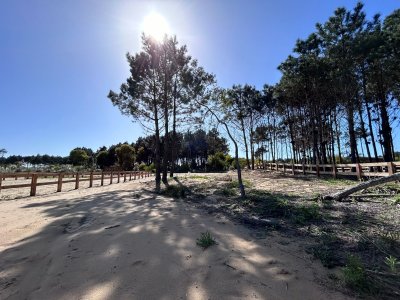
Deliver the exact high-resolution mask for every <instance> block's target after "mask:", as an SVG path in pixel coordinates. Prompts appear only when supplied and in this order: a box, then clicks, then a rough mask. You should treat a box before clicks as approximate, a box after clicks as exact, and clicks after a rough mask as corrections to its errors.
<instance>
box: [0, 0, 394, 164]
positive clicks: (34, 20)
mask: <svg viewBox="0 0 400 300" xmlns="http://www.w3.org/2000/svg"><path fill="white" fill-rule="evenodd" d="M356 2H357V1H350V0H347V1H345V0H329V1H321V0H303V1H296V0H291V1H289V0H280V1H275V0H263V1H255V0H247V1H245V0H240V1H239V0H237V1H235V0H220V1H213V0H196V1H195V0H186V1H183V0H180V1H179V0H176V1H167V0H164V1H144V0H141V1H133V0H131V1H109V0H96V1H94V0H85V1H82V0H69V1H61V0H24V1H22V0H1V1H0V4H1V6H0V7H1V8H0V43H1V44H0V58H1V59H0V118H1V124H2V126H1V129H0V132H1V135H0V148H5V149H6V150H7V151H8V155H13V154H19V155H34V154H38V153H40V154H45V153H47V154H50V155H62V156H66V155H68V154H69V152H70V150H71V149H73V148H75V147H80V146H85V147H90V148H92V149H94V150H96V149H98V148H99V147H101V146H103V145H106V146H110V145H111V144H116V143H119V142H124V141H128V142H133V141H135V140H136V139H137V137H139V136H141V135H142V136H143V134H144V133H143V130H142V128H141V127H140V125H139V124H135V123H133V122H132V120H131V119H129V118H128V117H127V116H122V115H121V114H120V112H119V110H118V109H117V108H116V107H113V106H112V104H111V102H110V100H109V99H108V98H107V94H108V92H109V90H110V89H112V90H115V91H118V90H119V86H120V85H121V83H123V82H125V80H126V78H127V77H128V76H129V68H128V64H127V62H126V57H125V55H126V53H127V52H130V53H136V52H138V51H140V35H141V31H142V30H143V25H142V24H143V21H144V20H145V19H146V16H148V15H149V14H154V13H157V14H159V15H161V16H163V17H164V19H165V21H166V22H167V23H168V27H169V29H170V33H171V34H176V36H177V38H178V41H179V42H180V43H181V44H186V45H187V46H188V50H189V54H190V55H192V56H193V57H194V58H196V59H198V61H199V63H200V65H202V66H203V67H204V68H205V69H206V70H207V71H208V72H211V73H214V74H215V75H216V78H217V81H218V84H219V85H220V86H222V87H230V86H232V85H233V84H245V83H248V84H251V85H255V86H256V87H258V88H261V87H262V86H263V85H264V84H265V83H268V84H274V83H276V82H277V81H279V78H280V73H279V71H278V70H277V66H278V65H279V64H280V63H281V62H282V61H283V60H284V59H285V58H286V57H287V56H288V55H289V54H290V53H291V52H292V49H293V47H294V44H295V42H296V40H297V39H298V38H306V37H307V36H308V35H309V34H310V33H312V32H313V31H314V29H315V24H316V23H317V22H324V21H326V20H327V19H328V18H329V16H331V15H332V14H333V11H334V10H335V9H336V8H337V7H339V6H345V7H347V8H349V9H350V8H353V7H354V6H355V5H356ZM363 3H364V4H365V10H366V12H367V16H368V18H369V19H370V18H372V16H373V15H374V14H375V13H378V12H379V13H381V14H382V15H383V16H385V15H387V14H390V13H391V12H392V11H393V10H394V9H397V8H400V1H398V0H380V1H378V0H368V1H363ZM397 145H399V144H397ZM397 149H398V146H397Z"/></svg>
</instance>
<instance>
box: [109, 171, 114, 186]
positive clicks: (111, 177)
mask: <svg viewBox="0 0 400 300" xmlns="http://www.w3.org/2000/svg"><path fill="white" fill-rule="evenodd" d="M112 182H113V172H112V171H111V173H110V184H112Z"/></svg>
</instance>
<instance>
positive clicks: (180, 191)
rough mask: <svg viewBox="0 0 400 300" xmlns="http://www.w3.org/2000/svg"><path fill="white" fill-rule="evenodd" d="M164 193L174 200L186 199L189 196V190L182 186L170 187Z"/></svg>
mask: <svg viewBox="0 0 400 300" xmlns="http://www.w3.org/2000/svg"><path fill="white" fill-rule="evenodd" d="M162 193H163V194H164V195H166V196H170V197H172V198H186V196H187V195H188V194H189V189H188V188H187V187H185V186H181V185H169V186H167V187H166V188H165V190H164V191H163V192H162Z"/></svg>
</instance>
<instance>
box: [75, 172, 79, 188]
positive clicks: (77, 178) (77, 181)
mask: <svg viewBox="0 0 400 300" xmlns="http://www.w3.org/2000/svg"><path fill="white" fill-rule="evenodd" d="M75 189H76V190H77V189H79V172H76V175H75Z"/></svg>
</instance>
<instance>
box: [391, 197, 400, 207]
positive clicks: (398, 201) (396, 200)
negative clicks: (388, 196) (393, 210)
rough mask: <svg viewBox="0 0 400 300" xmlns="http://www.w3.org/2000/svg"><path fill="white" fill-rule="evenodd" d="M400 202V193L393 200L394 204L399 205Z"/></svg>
mask: <svg viewBox="0 0 400 300" xmlns="http://www.w3.org/2000/svg"><path fill="white" fill-rule="evenodd" d="M397 204H400V195H397V196H396V197H395V198H394V199H393V200H392V205H397Z"/></svg>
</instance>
